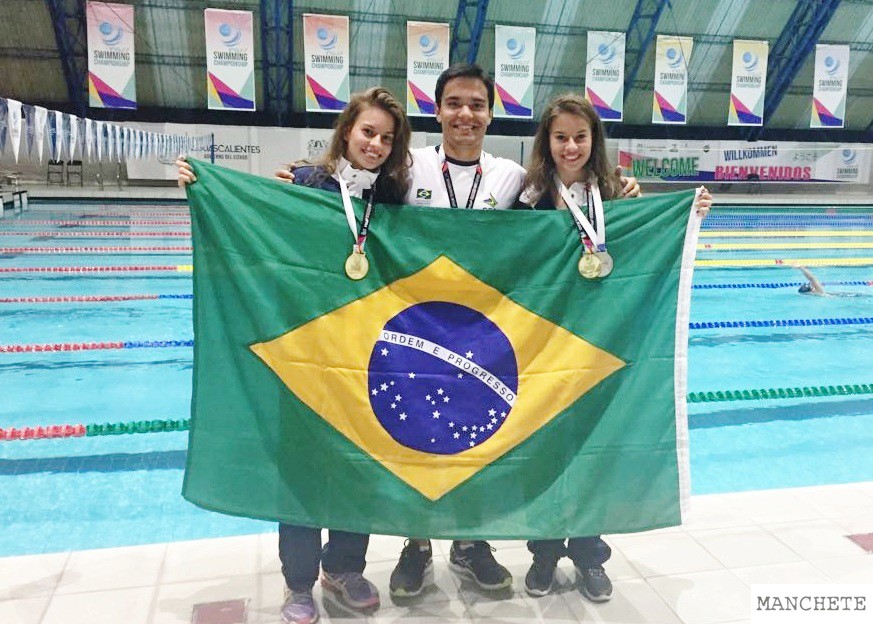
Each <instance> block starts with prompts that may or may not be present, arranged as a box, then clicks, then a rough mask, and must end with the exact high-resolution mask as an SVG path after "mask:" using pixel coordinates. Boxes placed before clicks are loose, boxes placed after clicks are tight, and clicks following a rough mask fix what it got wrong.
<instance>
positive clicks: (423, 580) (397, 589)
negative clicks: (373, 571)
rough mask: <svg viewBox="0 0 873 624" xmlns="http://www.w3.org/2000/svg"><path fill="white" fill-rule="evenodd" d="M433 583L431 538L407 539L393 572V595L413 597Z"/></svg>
mask: <svg viewBox="0 0 873 624" xmlns="http://www.w3.org/2000/svg"><path fill="white" fill-rule="evenodd" d="M432 584H433V551H432V550H431V547H430V540H412V539H411V540H406V544H405V545H404V546H403V551H402V552H401V553H400V560H399V561H398V562H397V565H396V566H394V571H393V572H391V581H390V582H389V587H390V590H391V595H392V596H394V597H395V598H412V597H413V596H418V595H419V594H421V592H422V591H423V590H424V588H425V587H427V586H428V585H432Z"/></svg>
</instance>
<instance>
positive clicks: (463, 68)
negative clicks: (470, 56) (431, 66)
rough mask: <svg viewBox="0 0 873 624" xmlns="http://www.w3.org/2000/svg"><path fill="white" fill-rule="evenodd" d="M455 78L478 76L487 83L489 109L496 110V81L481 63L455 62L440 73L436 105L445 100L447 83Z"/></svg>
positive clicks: (437, 83)
mask: <svg viewBox="0 0 873 624" xmlns="http://www.w3.org/2000/svg"><path fill="white" fill-rule="evenodd" d="M453 78H478V79H479V80H481V81H482V82H483V83H484V84H485V89H487V91H488V110H494V81H493V80H492V79H491V76H489V75H488V74H487V73H485V70H484V69H482V68H481V67H480V66H479V65H476V64H471V63H455V64H454V65H452V66H450V67H449V68H448V69H446V70H445V71H444V72H443V73H441V74H440V77H439V78H437V82H436V91H435V93H434V95H435V96H436V105H437V106H438V107H439V106H440V105H441V104H442V101H443V90H444V89H445V88H446V83H447V82H448V81H449V80H452V79H453Z"/></svg>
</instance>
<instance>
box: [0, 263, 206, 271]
mask: <svg viewBox="0 0 873 624" xmlns="http://www.w3.org/2000/svg"><path fill="white" fill-rule="evenodd" d="M193 270H194V265H192V264H166V265H153V266H151V265H129V266H60V267H0V273H131V272H141V271H152V272H166V271H173V272H177V273H191V272H192V271H193Z"/></svg>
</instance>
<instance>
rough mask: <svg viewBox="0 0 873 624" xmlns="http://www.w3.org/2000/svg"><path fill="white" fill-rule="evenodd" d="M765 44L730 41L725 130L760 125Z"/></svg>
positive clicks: (765, 60) (763, 88) (765, 67)
mask: <svg viewBox="0 0 873 624" xmlns="http://www.w3.org/2000/svg"><path fill="white" fill-rule="evenodd" d="M769 46H770V44H769V43H768V42H766V41H744V40H741V39H735V40H734V63H733V71H732V72H731V97H730V106H729V109H728V125H729V126H762V125H764V90H765V87H766V86H767V53H768V51H769Z"/></svg>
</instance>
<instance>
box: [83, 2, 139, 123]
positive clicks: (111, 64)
mask: <svg viewBox="0 0 873 624" xmlns="http://www.w3.org/2000/svg"><path fill="white" fill-rule="evenodd" d="M86 15H87V19H88V94H89V105H90V106H92V107H93V108H136V77H135V75H134V70H135V67H134V45H133V42H134V30H133V6H131V5H127V4H111V3H109V2H88V3H87V8H86Z"/></svg>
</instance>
